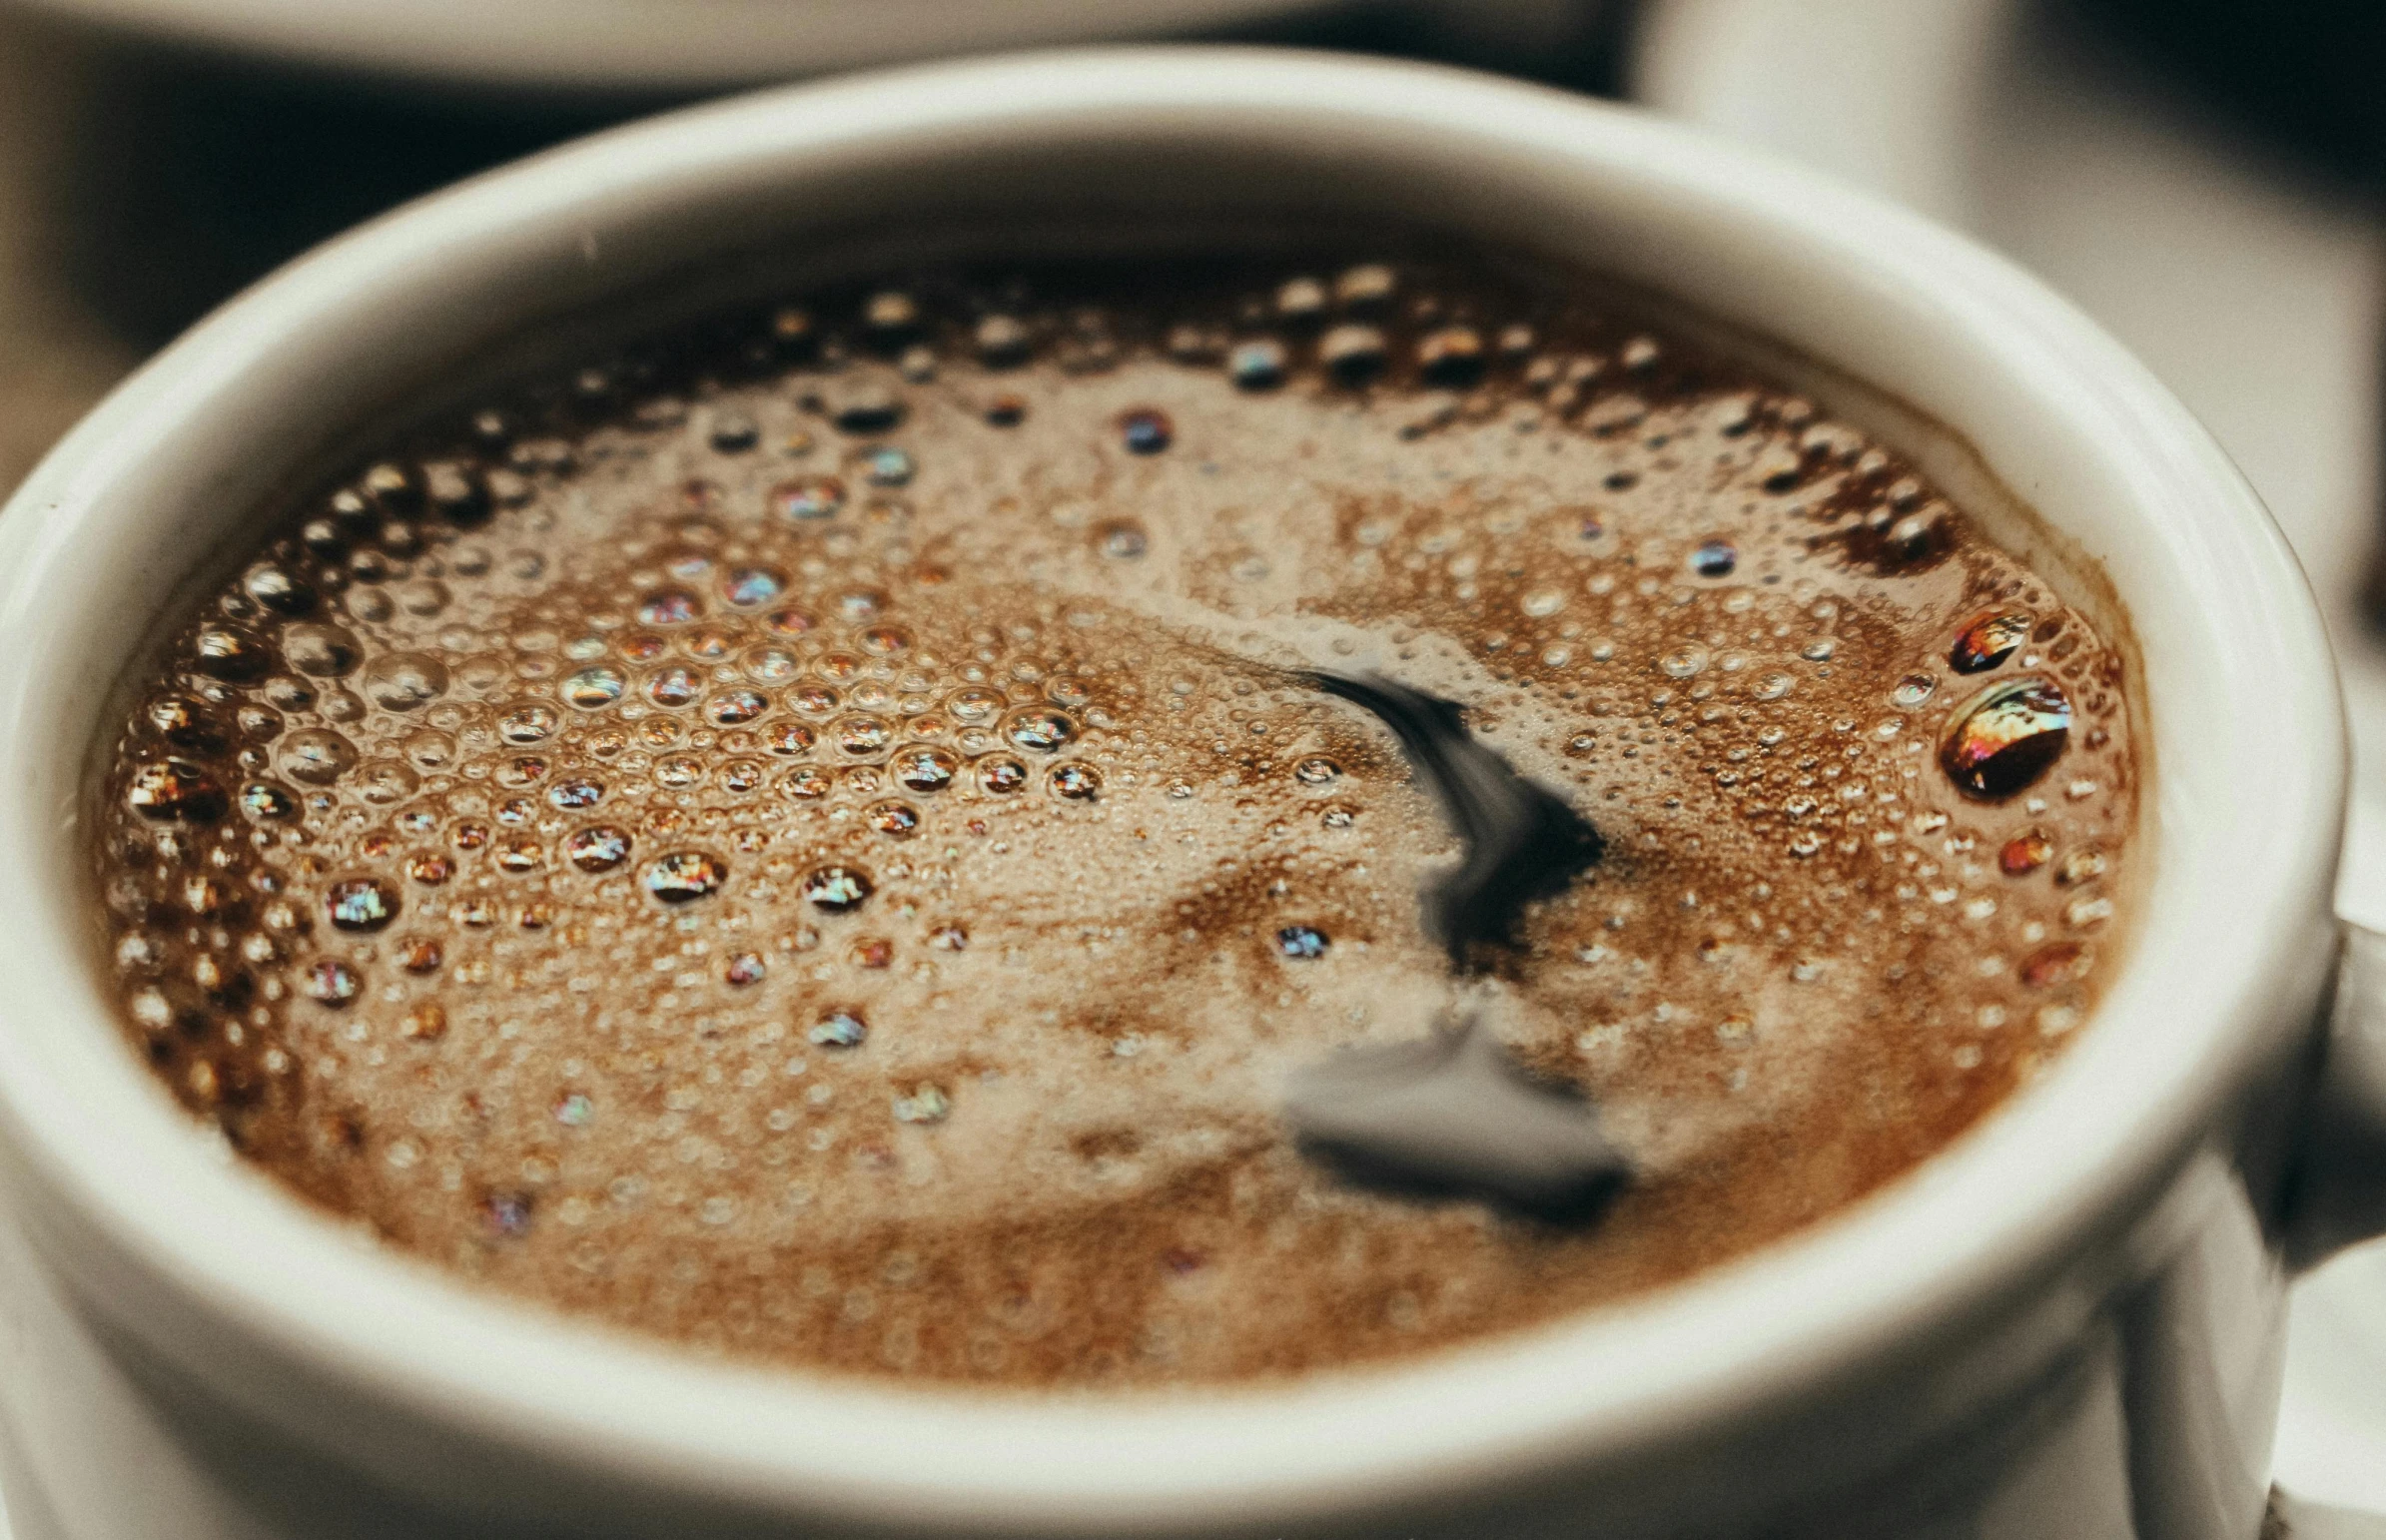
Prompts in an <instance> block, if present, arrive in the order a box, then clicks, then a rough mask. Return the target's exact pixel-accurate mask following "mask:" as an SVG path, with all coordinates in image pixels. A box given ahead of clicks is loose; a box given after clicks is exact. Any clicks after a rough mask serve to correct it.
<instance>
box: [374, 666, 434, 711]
mask: <svg viewBox="0 0 2386 1540" xmlns="http://www.w3.org/2000/svg"><path fill="white" fill-rule="evenodd" d="M446 693H447V665H446V664H444V663H441V662H440V661H439V660H438V659H437V658H434V657H432V656H430V655H429V654H428V653H424V652H387V653H384V654H382V655H381V656H380V657H378V658H375V659H374V660H373V663H372V665H371V666H370V667H368V668H367V669H366V670H365V694H366V697H367V698H368V699H369V700H371V701H372V702H373V703H374V704H375V705H377V706H379V707H381V708H382V709H383V710H384V711H412V710H415V709H416V708H418V707H421V706H426V705H428V704H429V703H430V702H432V701H434V700H437V699H438V698H439V697H440V696H442V695H444V694H446Z"/></svg>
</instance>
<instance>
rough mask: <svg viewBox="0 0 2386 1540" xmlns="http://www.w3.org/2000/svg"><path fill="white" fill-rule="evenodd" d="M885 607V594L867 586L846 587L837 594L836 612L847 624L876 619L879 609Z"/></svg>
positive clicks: (858, 623) (859, 623)
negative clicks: (844, 590) (842, 591)
mask: <svg viewBox="0 0 2386 1540" xmlns="http://www.w3.org/2000/svg"><path fill="white" fill-rule="evenodd" d="M886 607H887V596H886V595H885V594H883V593H876V592H873V591H872V590H870V589H868V588H853V589H848V590H847V591H846V592H844V593H840V594H838V595H837V613H838V615H839V616H840V617H842V618H843V619H844V620H845V621H846V623H847V624H849V625H861V624H862V623H864V622H865V621H870V620H876V619H877V618H878V615H879V611H881V610H883V609H885V608H886Z"/></svg>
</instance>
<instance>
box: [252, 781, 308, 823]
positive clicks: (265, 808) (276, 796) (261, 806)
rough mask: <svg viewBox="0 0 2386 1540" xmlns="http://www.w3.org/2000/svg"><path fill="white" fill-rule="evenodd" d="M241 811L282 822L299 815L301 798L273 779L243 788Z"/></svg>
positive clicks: (263, 818) (262, 819)
mask: <svg viewBox="0 0 2386 1540" xmlns="http://www.w3.org/2000/svg"><path fill="white" fill-rule="evenodd" d="M241 811H242V812H244V813H246V814H248V815H249V816H250V817H251V818H255V819H259V820H261V821H266V822H272V823H282V822H286V821H288V820H290V819H293V818H296V817H298V816H299V799H298V798H296V797H294V796H292V795H291V794H290V793H289V792H287V791H284V790H283V789H282V788H281V787H279V786H276V785H275V784H274V783H273V782H271V781H251V782H250V783H249V784H248V785H246V786H244V787H242V788H241Z"/></svg>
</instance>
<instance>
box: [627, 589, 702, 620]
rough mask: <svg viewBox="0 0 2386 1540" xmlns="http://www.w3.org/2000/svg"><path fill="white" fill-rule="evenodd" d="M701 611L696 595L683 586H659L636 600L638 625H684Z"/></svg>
mask: <svg viewBox="0 0 2386 1540" xmlns="http://www.w3.org/2000/svg"><path fill="white" fill-rule="evenodd" d="M702 612H703V609H702V606H701V605H700V604H699V603H698V602H697V599H696V596H695V595H694V594H692V593H690V592H688V591H687V590H686V589H684V588H661V589H657V590H656V591H654V592H653V593H650V594H647V595H646V596H645V597H644V598H642V599H640V600H638V623H639V624H640V625H685V624H687V622H689V621H691V620H693V619H695V618H696V616H697V615H699V614H701V613H702Z"/></svg>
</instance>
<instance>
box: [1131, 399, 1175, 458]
mask: <svg viewBox="0 0 2386 1540" xmlns="http://www.w3.org/2000/svg"><path fill="white" fill-rule="evenodd" d="M1119 437H1120V439H1121V440H1122V441H1123V442H1124V443H1125V444H1126V445H1127V452H1129V453H1130V454H1158V453H1159V452H1160V451H1161V450H1163V449H1165V448H1167V447H1168V446H1169V445H1170V444H1171V443H1173V442H1175V441H1176V437H1177V429H1176V425H1175V424H1174V423H1172V422H1170V421H1169V414H1168V413H1167V412H1165V411H1162V410H1160V409H1158V408H1157V407H1152V406H1138V407H1136V408H1135V409H1134V410H1132V411H1126V412H1122V413H1120V415H1119Z"/></svg>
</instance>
